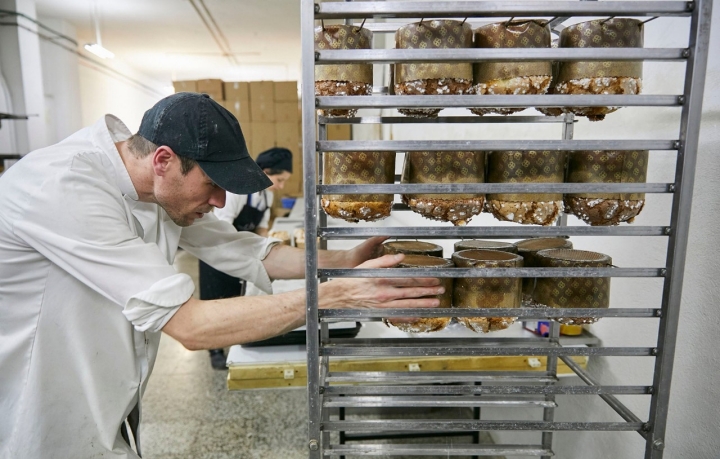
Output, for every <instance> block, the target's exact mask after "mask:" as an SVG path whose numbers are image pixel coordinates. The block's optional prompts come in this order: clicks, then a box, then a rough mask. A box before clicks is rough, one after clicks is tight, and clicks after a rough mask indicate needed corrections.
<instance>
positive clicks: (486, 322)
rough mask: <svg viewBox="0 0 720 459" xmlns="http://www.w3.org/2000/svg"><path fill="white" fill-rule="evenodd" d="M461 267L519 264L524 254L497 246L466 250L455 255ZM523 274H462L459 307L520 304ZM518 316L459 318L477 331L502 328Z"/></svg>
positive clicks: (458, 281) (456, 302)
mask: <svg viewBox="0 0 720 459" xmlns="http://www.w3.org/2000/svg"><path fill="white" fill-rule="evenodd" d="M452 260H453V262H454V263H455V266H456V267H458V268H515V267H517V268H519V267H522V266H523V259H522V257H521V256H519V255H516V254H514V253H509V252H500V251H497V250H462V251H460V252H455V253H453V255H452ZM520 279H521V278H519V277H477V278H472V277H458V278H456V279H455V284H454V287H453V304H454V305H455V307H457V308H518V307H520V304H521V302H520V297H521V290H522V287H521V280H520ZM515 320H516V317H461V318H458V321H459V322H461V323H462V324H464V325H465V326H466V327H468V328H469V329H471V330H473V331H476V332H484V333H486V332H488V331H495V330H502V329H505V328H507V327H509V326H510V325H512V323H513V322H515Z"/></svg>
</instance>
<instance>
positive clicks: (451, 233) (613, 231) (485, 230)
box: [317, 225, 672, 239]
mask: <svg viewBox="0 0 720 459" xmlns="http://www.w3.org/2000/svg"><path fill="white" fill-rule="evenodd" d="M671 230H672V229H671V227H669V226H632V225H623V226H612V227H610V226H460V227H436V226H431V227H424V226H417V227H412V228H410V227H392V226H387V227H362V228H350V227H336V226H332V227H319V228H318V229H317V234H318V236H320V237H322V238H325V239H366V238H369V237H374V236H390V237H395V238H409V239H415V238H418V237H424V238H427V239H462V238H481V237H482V238H513V239H519V238H524V237H563V236H578V237H579V236H634V237H641V236H668V235H669V234H671V232H672V231H671Z"/></svg>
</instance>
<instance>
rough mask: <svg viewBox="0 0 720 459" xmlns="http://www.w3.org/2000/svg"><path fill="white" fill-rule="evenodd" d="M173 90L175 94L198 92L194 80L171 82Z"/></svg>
mask: <svg viewBox="0 0 720 459" xmlns="http://www.w3.org/2000/svg"><path fill="white" fill-rule="evenodd" d="M173 88H175V92H198V90H197V81H195V80H188V81H173Z"/></svg>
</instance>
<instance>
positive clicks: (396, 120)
mask: <svg viewBox="0 0 720 459" xmlns="http://www.w3.org/2000/svg"><path fill="white" fill-rule="evenodd" d="M573 122H575V121H571V120H568V119H566V118H565V117H564V116H518V115H513V116H494V115H488V116H475V115H472V116H469V115H468V116H438V117H437V118H415V117H412V116H359V117H351V118H344V117H328V116H319V117H318V124H506V123H533V124H535V123H573Z"/></svg>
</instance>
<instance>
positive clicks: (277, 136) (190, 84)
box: [173, 79, 351, 205]
mask: <svg viewBox="0 0 720 459" xmlns="http://www.w3.org/2000/svg"><path fill="white" fill-rule="evenodd" d="M173 86H174V87H175V92H200V93H205V94H209V95H210V97H212V98H213V99H214V100H216V101H218V102H219V103H220V104H221V105H222V106H223V107H225V108H226V109H227V110H228V111H230V112H231V113H232V114H233V115H235V118H237V119H238V121H239V122H240V128H241V129H242V132H243V135H244V136H245V143H246V144H247V147H248V150H249V151H250V155H251V156H252V157H253V158H256V157H257V155H259V154H260V153H262V152H263V151H265V150H267V149H269V148H272V147H284V148H287V149H289V150H290V151H292V153H293V174H292V177H291V178H290V180H289V181H288V182H287V183H286V184H285V188H284V190H283V191H282V192H280V193H275V194H276V198H275V202H276V205H279V203H280V199H281V197H282V196H293V197H298V196H302V194H303V167H302V166H303V161H302V134H301V132H302V131H301V116H300V101H299V99H298V85H297V82H296V81H275V82H273V81H250V82H247V81H237V82H223V81H222V80H218V79H206V80H197V81H175V82H173ZM350 138H351V135H350V126H349V125H329V126H328V139H330V140H349V139H350Z"/></svg>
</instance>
